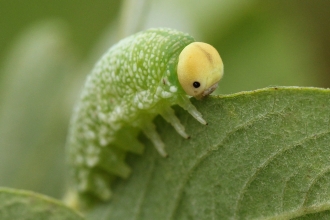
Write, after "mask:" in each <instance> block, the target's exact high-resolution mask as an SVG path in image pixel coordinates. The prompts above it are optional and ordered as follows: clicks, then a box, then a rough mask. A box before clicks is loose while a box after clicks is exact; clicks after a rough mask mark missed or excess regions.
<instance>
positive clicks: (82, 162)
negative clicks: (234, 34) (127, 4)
mask: <svg viewBox="0 0 330 220" xmlns="http://www.w3.org/2000/svg"><path fill="white" fill-rule="evenodd" d="M193 42H194V39H193V38H192V37H191V36H189V35H187V34H184V33H182V32H178V31H174V30H170V29H150V30H148V31H144V32H140V33H137V34H135V35H132V36H130V37H128V38H126V39H124V40H122V41H120V42H119V43H118V44H116V45H114V46H113V47H112V48H110V50H109V51H108V52H107V53H105V55H104V56H103V57H102V58H101V60H100V61H99V62H98V63H97V65H96V66H95V68H94V70H93V71H92V73H91V74H90V75H89V76H88V78H87V81H86V84H85V87H84V90H83V93H82V96H81V99H80V101H79V103H78V105H77V107H76V109H75V112H74V114H73V118H72V121H71V127H70V133H69V138H68V151H69V162H70V165H71V166H72V168H73V169H72V170H73V175H74V183H75V185H74V191H75V192H77V193H78V194H79V195H87V196H94V197H96V198H99V199H101V200H107V199H108V198H110V196H111V190H110V183H111V181H112V179H113V178H114V177H115V176H120V177H123V178H126V177H127V176H128V175H129V173H130V168H129V167H128V166H127V165H126V164H125V154H126V151H130V152H134V153H142V151H143V145H142V144H141V143H139V142H138V141H137V139H136V136H137V134H138V132H139V131H140V130H142V131H143V132H144V134H145V135H146V136H147V137H148V138H149V139H150V140H151V141H152V142H153V144H154V145H155V147H156V149H157V150H158V151H159V153H160V154H161V155H162V156H166V152H165V149H164V144H163V142H162V141H161V139H160V138H159V136H158V134H157V132H156V130H155V127H154V125H153V124H152V120H153V119H154V117H155V116H156V115H158V114H160V115H162V116H163V117H164V118H165V120H167V121H168V122H169V123H171V124H172V125H173V126H174V128H175V129H176V130H177V131H178V133H179V134H180V135H182V136H183V137H185V138H188V135H187V134H186V133H185V131H184V127H183V126H182V125H181V123H180V121H179V120H178V119H177V118H176V116H175V115H174V112H173V110H172V109H171V107H170V106H172V105H174V104H178V105H180V106H181V107H183V108H184V109H186V110H187V111H188V112H189V113H190V114H192V116H193V117H195V118H196V119H197V120H198V121H200V122H201V123H203V124H206V122H205V121H204V119H203V118H202V116H201V114H200V113H199V112H198V111H197V110H196V109H195V107H194V106H193V105H192V104H191V103H190V101H189V97H188V96H187V93H188V94H189V92H191V93H192V94H189V95H193V96H194V94H196V97H197V98H201V97H202V96H205V95H208V94H209V93H211V92H212V91H213V90H214V89H215V88H216V86H217V83H218V81H219V80H220V78H221V77H222V71H223V66H222V61H221V58H220V56H219V55H218V54H217V52H216V54H215V55H214V56H215V58H214V57H213V58H212V56H213V54H212V53H214V51H212V52H207V51H205V48H204V46H205V47H208V46H209V45H206V44H205V45H204V44H203V43H201V44H203V45H204V46H203V45H202V46H198V45H197V46H194V48H199V49H198V51H199V52H198V53H200V54H204V55H203V56H204V57H205V58H202V59H204V60H205V62H208V63H209V64H207V65H208V66H211V67H210V68H212V71H213V72H212V71H211V72H212V73H208V74H209V75H210V74H211V75H212V74H213V75H214V76H213V75H212V77H213V78H212V77H209V76H208V78H207V80H206V81H207V82H206V81H205V83H201V82H200V81H198V82H197V81H195V79H192V80H193V87H192V90H191V88H190V86H192V83H190V82H188V84H189V86H188V87H189V88H186V86H184V85H182V80H183V81H185V80H186V77H185V76H183V77H181V78H182V79H181V78H180V77H178V72H179V68H183V69H184V70H182V71H181V70H180V72H183V74H185V71H186V72H187V71H188V72H191V70H189V68H190V69H194V70H195V69H196V68H195V67H194V65H195V61H194V60H190V61H189V60H188V61H185V63H188V64H187V65H190V67H189V68H188V70H187V68H186V67H180V65H181V66H182V65H183V66H186V65H185V64H180V63H179V56H184V58H187V56H186V55H182V54H184V53H183V51H184V48H186V47H187V45H190V44H191V43H193ZM187 48H188V47H187ZM212 48H213V47H212ZM213 49H214V48H213ZM185 51H186V53H189V49H186V50H185ZM184 58H180V59H181V60H184ZM197 59H198V60H200V59H199V58H197ZM215 60H216V62H215ZM219 60H220V61H221V65H220V64H218V62H219ZM182 62H183V61H182ZM189 62H190V64H189ZM212 66H213V67H212ZM210 68H209V69H210ZM197 69H198V68H197ZM194 70H193V71H194ZM189 77H190V76H189ZM202 78H203V79H202ZM202 78H201V80H202V81H203V80H204V78H206V77H205V76H204V77H202ZM186 81H187V80H186ZM188 81H189V80H188ZM184 83H185V82H184ZM196 83H197V84H196ZM204 84H205V85H204ZM206 84H207V85H206ZM197 85H198V86H197ZM196 86H197V87H198V88H197V87H196ZM203 86H204V87H205V88H204V87H203ZM201 87H203V88H202V89H201ZM198 89H200V91H199V90H198ZM195 90H196V91H197V90H198V91H197V92H196V91H195ZM187 91H188V92H187Z"/></svg>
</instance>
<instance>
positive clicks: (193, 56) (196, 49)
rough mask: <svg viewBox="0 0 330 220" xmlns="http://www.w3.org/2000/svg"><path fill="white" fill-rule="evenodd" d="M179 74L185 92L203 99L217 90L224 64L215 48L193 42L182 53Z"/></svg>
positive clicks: (178, 68)
mask: <svg viewBox="0 0 330 220" xmlns="http://www.w3.org/2000/svg"><path fill="white" fill-rule="evenodd" d="M177 74H178V79H179V82H180V84H181V86H182V88H183V90H184V91H185V92H186V93H187V94H188V95H190V96H194V97H195V98H197V99H201V98H203V97H204V96H207V95H209V94H210V93H212V92H213V91H214V90H215V89H216V88H217V86H218V82H219V81H220V79H221V78H222V76H223V63H222V60H221V57H220V55H219V53H218V51H217V50H216V49H215V48H214V47H212V46H211V45H209V44H206V43H202V42H193V43H191V44H189V45H188V46H186V47H185V48H184V49H183V50H182V52H181V53H180V55H179V62H178V67H177Z"/></svg>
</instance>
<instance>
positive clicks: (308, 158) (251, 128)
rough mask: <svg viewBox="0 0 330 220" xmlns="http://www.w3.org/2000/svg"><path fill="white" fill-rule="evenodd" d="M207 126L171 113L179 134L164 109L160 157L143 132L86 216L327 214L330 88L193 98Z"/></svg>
mask: <svg viewBox="0 0 330 220" xmlns="http://www.w3.org/2000/svg"><path fill="white" fill-rule="evenodd" d="M193 102H194V104H195V105H196V107H197V109H199V110H200V111H201V112H202V113H203V115H204V118H205V119H206V120H207V121H208V123H209V124H208V126H203V125H201V124H199V123H198V122H196V120H194V119H193V118H192V117H191V116H189V115H188V114H187V113H186V112H185V111H184V110H182V109H180V108H177V109H176V110H177V114H178V116H179V117H180V120H181V121H182V122H183V124H184V125H185V127H186V129H187V133H188V134H190V135H191V139H189V140H185V139H183V138H182V137H180V136H179V135H178V134H177V133H176V132H175V131H174V129H173V128H172V127H171V126H170V125H169V124H167V123H166V122H165V121H164V120H163V119H161V118H160V117H158V118H157V119H156V123H157V125H158V130H159V132H160V134H161V136H162V139H163V140H164V141H165V143H166V146H167V148H166V150H167V152H168V154H169V157H168V158H162V157H161V156H160V155H159V154H158V153H157V152H156V150H155V149H154V148H153V146H152V144H151V143H150V142H149V141H148V140H147V139H146V138H144V137H142V141H143V142H144V143H145V144H146V145H147V147H146V152H145V153H144V155H142V156H137V155H133V154H130V155H128V158H127V161H128V163H129V164H130V166H131V167H132V168H133V172H132V176H131V177H130V178H129V179H128V180H121V179H118V181H116V182H115V184H114V186H113V189H114V195H113V198H112V200H111V201H110V202H109V203H108V204H103V205H100V206H98V207H96V208H95V209H94V210H92V211H91V212H90V213H89V215H88V218H89V219H98V220H103V219H104V220H105V219H144V220H145V219H160V220H161V219H289V218H295V217H297V218H298V217H301V219H319V218H324V219H325V218H326V219H329V218H330V212H329V211H327V210H329V209H330V187H329V186H330V156H329V155H330V146H329V145H330V134H329V117H330V90H326V89H317V88H298V87H280V88H266V89H261V90H256V91H251V92H241V93H237V94H233V95H226V96H217V97H215V96H214V97H209V98H207V99H205V100H202V101H196V100H195V101H193Z"/></svg>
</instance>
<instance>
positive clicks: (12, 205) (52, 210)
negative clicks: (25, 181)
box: [0, 188, 83, 220]
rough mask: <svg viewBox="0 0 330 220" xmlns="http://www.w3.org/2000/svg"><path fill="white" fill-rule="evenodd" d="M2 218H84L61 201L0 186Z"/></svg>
mask: <svg viewBox="0 0 330 220" xmlns="http://www.w3.org/2000/svg"><path fill="white" fill-rule="evenodd" d="M0 219H1V220H13V219H15V220H16V219H17V220H39V219H40V220H45V219H47V220H83V218H82V217H81V216H80V215H79V214H78V213H76V212H75V211H73V210H71V209H69V208H68V207H66V206H64V205H63V204H62V203H60V202H59V201H56V200H54V199H51V198H49V197H46V196H42V195H39V194H36V193H33V192H29V191H23V190H15V189H9V188H0Z"/></svg>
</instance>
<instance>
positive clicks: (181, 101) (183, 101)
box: [178, 96, 207, 125]
mask: <svg viewBox="0 0 330 220" xmlns="http://www.w3.org/2000/svg"><path fill="white" fill-rule="evenodd" d="M178 105H180V106H181V107H182V108H183V109H185V110H186V111H188V112H189V114H191V115H192V116H193V117H194V118H195V119H196V120H197V121H199V122H200V123H202V124H203V125H206V124H207V122H206V121H205V120H204V119H203V117H202V114H201V113H200V112H199V111H198V110H197V109H196V107H195V106H194V105H193V104H191V102H190V100H189V98H188V97H186V96H180V97H178Z"/></svg>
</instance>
